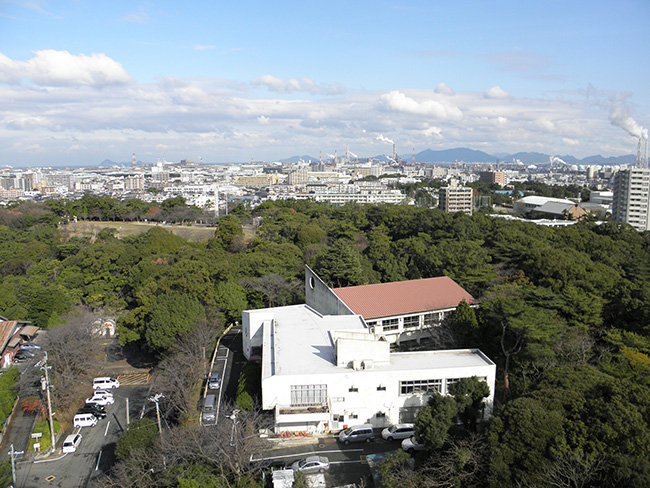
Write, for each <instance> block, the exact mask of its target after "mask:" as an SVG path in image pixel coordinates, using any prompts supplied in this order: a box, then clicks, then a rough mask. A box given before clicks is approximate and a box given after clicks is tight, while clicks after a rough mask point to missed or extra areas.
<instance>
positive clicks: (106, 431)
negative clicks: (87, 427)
mask: <svg viewBox="0 0 650 488" xmlns="http://www.w3.org/2000/svg"><path fill="white" fill-rule="evenodd" d="M109 425H111V421H110V420H109V421H108V423H107V424H106V430H105V431H104V437H106V434H107V433H108V426H109Z"/></svg>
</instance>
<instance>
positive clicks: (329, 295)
mask: <svg viewBox="0 0 650 488" xmlns="http://www.w3.org/2000/svg"><path fill="white" fill-rule="evenodd" d="M305 303H306V304H307V305H309V306H310V307H311V308H313V309H314V310H316V311H317V312H318V313H320V314H321V315H354V313H353V312H352V310H350V309H349V308H348V307H347V305H345V303H343V302H342V301H341V300H340V299H339V297H337V296H336V295H335V294H334V292H333V291H332V290H331V289H330V288H329V287H328V286H327V285H326V284H325V283H323V280H321V279H320V278H319V277H318V275H317V274H316V273H314V272H313V271H312V269H311V268H310V267H309V266H305Z"/></svg>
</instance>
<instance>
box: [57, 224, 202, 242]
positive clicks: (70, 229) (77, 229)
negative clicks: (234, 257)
mask: <svg viewBox="0 0 650 488" xmlns="http://www.w3.org/2000/svg"><path fill="white" fill-rule="evenodd" d="M152 227H162V228H163V229H166V230H169V231H170V232H172V233H174V234H176V235H177V236H180V237H183V238H185V239H187V240H188V241H192V242H202V241H207V240H208V239H210V238H211V237H212V236H214V227H197V226H182V225H163V224H159V225H156V224H154V223H145V222H90V221H79V222H70V223H69V224H66V225H62V226H59V230H60V231H61V234H62V235H63V237H65V238H70V237H93V236H96V235H97V234H98V233H99V232H101V231H102V230H103V229H107V228H113V229H116V230H117V232H118V234H119V235H120V237H125V236H132V235H137V234H142V233H143V232H147V231H148V230H149V229H151V228H152Z"/></svg>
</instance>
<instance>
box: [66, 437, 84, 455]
mask: <svg viewBox="0 0 650 488" xmlns="http://www.w3.org/2000/svg"><path fill="white" fill-rule="evenodd" d="M80 442H81V434H70V435H69V436H68V437H66V438H65V440H64V441H63V452H75V451H76V450H77V447H79V443H80Z"/></svg>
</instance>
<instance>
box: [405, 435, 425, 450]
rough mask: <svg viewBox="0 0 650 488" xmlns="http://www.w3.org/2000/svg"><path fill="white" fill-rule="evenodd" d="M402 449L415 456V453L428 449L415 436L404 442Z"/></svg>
mask: <svg viewBox="0 0 650 488" xmlns="http://www.w3.org/2000/svg"><path fill="white" fill-rule="evenodd" d="M402 449H404V450H405V451H406V452H408V453H409V454H413V453H414V452H415V451H425V450H426V449H427V447H426V446H425V445H424V444H422V443H421V442H419V441H418V440H417V438H416V437H415V436H411V437H409V438H408V439H404V440H403V441H402Z"/></svg>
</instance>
